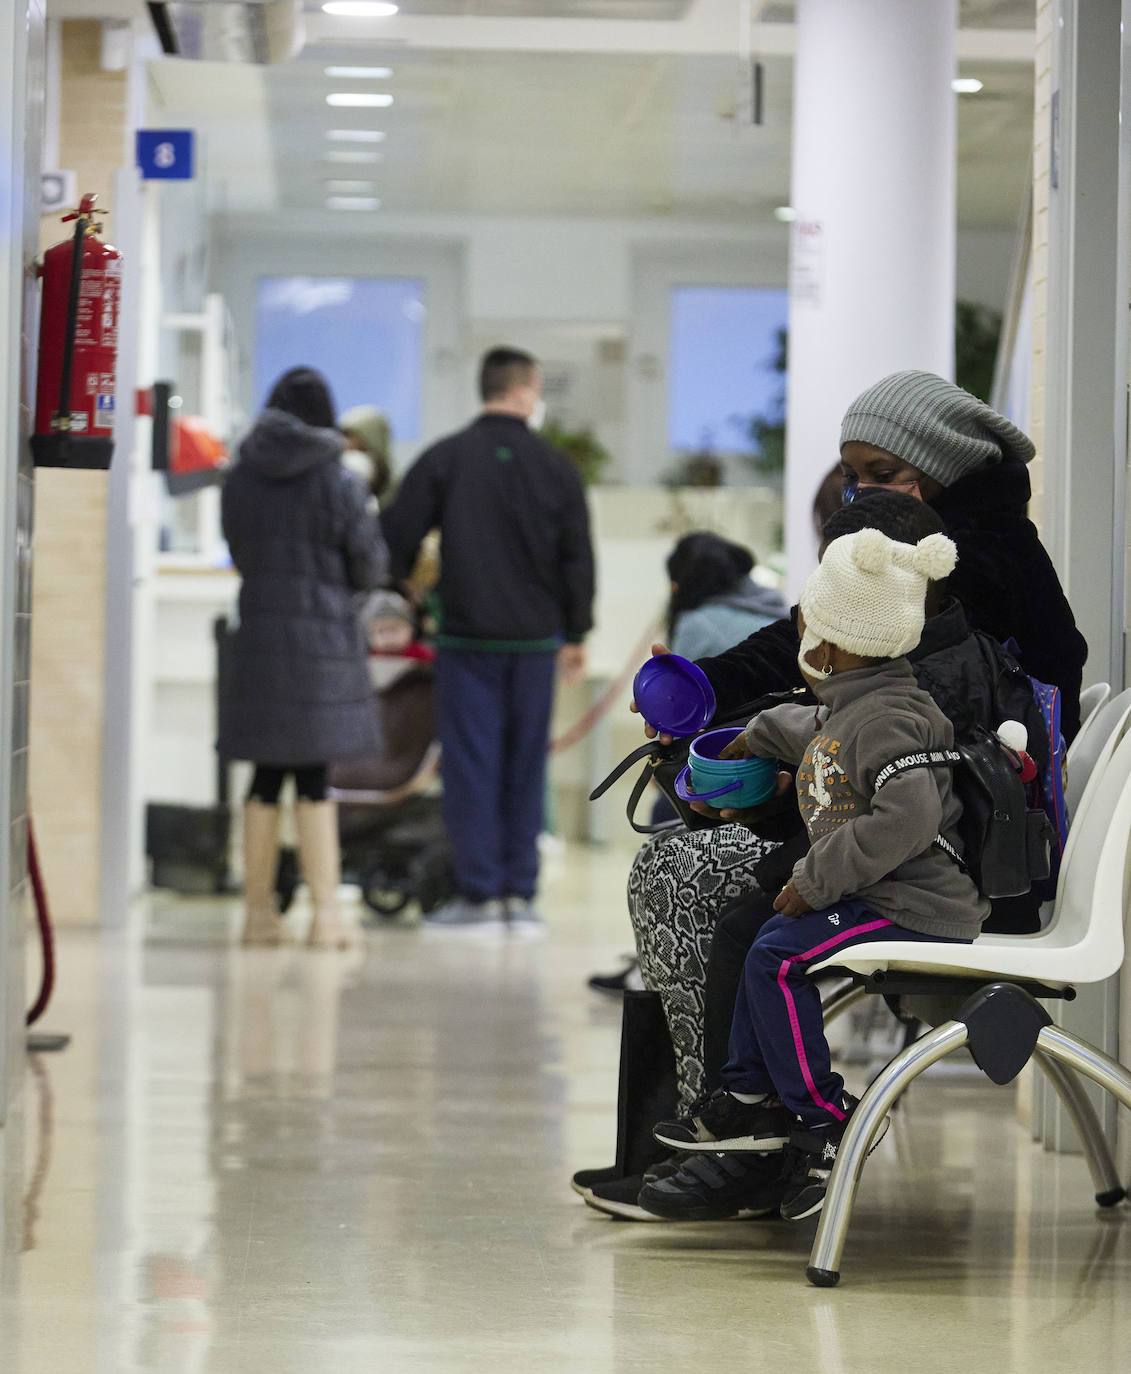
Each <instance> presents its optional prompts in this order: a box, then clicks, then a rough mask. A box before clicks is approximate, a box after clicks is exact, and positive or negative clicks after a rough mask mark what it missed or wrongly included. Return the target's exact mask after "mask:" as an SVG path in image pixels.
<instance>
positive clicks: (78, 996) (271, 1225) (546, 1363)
mask: <svg viewBox="0 0 1131 1374" xmlns="http://www.w3.org/2000/svg"><path fill="white" fill-rule="evenodd" d="M628 859H629V851H627V850H619V849H615V850H606V851H594V850H588V851H587V850H572V851H569V852H567V853H566V854H564V855H559V856H557V857H556V858H555V859H554V860H552V861H551V863H550V866H549V871H548V874H547V881H546V896H545V906H546V910H547V912H548V914H549V917H550V925H551V931H550V936H549V938H548V939H546V940H541V941H535V940H514V939H510V940H508V939H506V938H503V937H496V938H493V939H486V938H483V937H471V936H467V935H449V936H446V937H445V936H438V935H435V934H429V933H424V934H422V933H421V932H419V931H416V930H413V929H409V928H401V927H396V926H388V927H385V928H383V929H381V930H376V931H373V932H371V933H370V934H369V935H368V937H367V941H366V949H365V952H364V955H363V957H361V958H355V957H353V956H351V955H340V956H339V955H335V954H315V953H308V952H306V951H304V950H287V951H281V952H254V951H241V950H239V949H236V948H233V947H231V946H230V945H229V944H228V943H227V942H226V935H227V930H228V926H229V924H230V923H232V922H233V921H234V919H235V913H234V911H232V910H231V909H230V908H229V907H227V906H226V905H225V904H223V903H212V902H200V901H189V900H187V899H182V900H177V899H172V898H169V897H158V898H155V899H154V900H153V902H152V903H151V904H150V905H149V907H148V908H147V909H146V910H144V911H140V912H139V913H138V914H137V919H136V925H137V930H136V931H135V932H133V933H127V934H125V935H113V936H109V935H105V936H102V937H97V936H93V935H85V934H69V935H65V936H64V937H63V939H62V941H61V951H60V967H61V983H60V988H59V993H58V996H57V999H56V1001H55V1003H54V1005H53V1006H52V1008H51V1010H50V1012H49V1014H48V1016H47V1018H46V1022H45V1024H46V1027H47V1028H48V1029H52V1030H63V1031H68V1032H70V1033H71V1035H72V1036H73V1040H72V1043H71V1045H70V1047H69V1048H68V1049H67V1050H65V1051H64V1052H63V1053H60V1054H52V1055H47V1054H44V1055H37V1056H34V1057H33V1058H32V1060H31V1062H30V1063H29V1066H28V1073H27V1083H26V1091H25V1093H24V1095H23V1098H22V1101H21V1102H19V1103H18V1104H17V1109H16V1113H15V1116H14V1119H13V1121H12V1123H11V1124H10V1126H9V1127H8V1129H7V1130H6V1131H3V1132H0V1149H2V1151H3V1169H4V1175H3V1178H4V1190H3V1210H2V1213H0V1224H2V1228H3V1232H2V1239H3V1256H2V1280H3V1290H2V1300H0V1369H2V1370H3V1371H4V1374H17V1372H19V1374H47V1372H48V1371H51V1374H56V1371H60V1372H61V1374H85V1371H99V1372H100V1374H101V1371H106V1374H128V1371H134V1370H138V1371H141V1370H145V1371H149V1370H156V1371H161V1372H162V1374H181V1371H184V1372H185V1374H188V1372H189V1371H192V1372H193V1374H196V1372H197V1371H209V1372H210V1374H259V1371H264V1374H266V1372H267V1371H271V1374H353V1372H354V1371H358V1374H360V1372H361V1371H367V1372H368V1371H377V1372H378V1374H401V1371H404V1372H405V1374H408V1371H425V1372H431V1371H436V1372H437V1374H441V1372H442V1374H447V1372H448V1371H452V1374H454V1372H455V1371H476V1370H491V1371H502V1372H503V1374H506V1372H507V1371H516V1372H517V1371H521V1372H522V1374H538V1371H575V1370H576V1371H585V1374H590V1372H591V1374H613V1372H614V1371H616V1372H617V1374H619V1372H620V1371H637V1370H640V1371H649V1374H651V1371H656V1370H661V1371H669V1370H671V1371H675V1370H693V1371H696V1374H699V1371H705V1374H714V1371H723V1370H726V1371H732V1370H768V1369H773V1370H778V1369H781V1370H784V1369H797V1370H804V1371H814V1372H815V1374H871V1371H877V1372H878V1371H888V1370H897V1369H902V1368H906V1369H908V1370H910V1371H912V1372H913V1374H944V1372H946V1371H952V1370H953V1371H961V1374H969V1371H970V1370H992V1371H994V1374H1007V1372H1009V1374H1013V1372H1014V1371H1016V1374H1032V1371H1033V1370H1034V1369H1038V1370H1050V1371H1058V1372H1064V1371H1067V1372H1068V1374H1072V1372H1073V1371H1088V1372H1089V1374H1092V1371H1097V1372H1099V1371H1109V1370H1110V1371H1114V1370H1124V1369H1126V1368H1128V1363H1129V1360H1131V1355H1129V1351H1131V1302H1129V1301H1128V1294H1129V1293H1131V1213H1129V1212H1127V1211H1123V1210H1120V1212H1119V1213H1118V1214H1117V1215H1105V1216H1102V1217H1098V1216H1097V1215H1096V1212H1095V1209H1094V1207H1093V1206H1092V1205H1091V1194H1092V1190H1091V1187H1090V1186H1089V1182H1088V1179H1087V1175H1086V1170H1085V1168H1084V1166H1083V1164H1082V1162H1081V1161H1080V1160H1079V1159H1078V1158H1075V1157H1057V1156H1052V1155H1047V1154H1044V1153H1042V1152H1041V1151H1040V1150H1039V1149H1037V1148H1036V1147H1034V1146H1033V1145H1032V1144H1031V1143H1030V1142H1029V1140H1028V1138H1027V1136H1026V1133H1025V1132H1024V1131H1023V1130H1022V1129H1021V1128H1020V1127H1019V1126H1018V1125H1017V1124H1016V1116H1015V1112H1014V1105H1013V1095H1012V1093H1010V1092H1007V1091H1004V1090H1000V1089H994V1088H992V1087H990V1086H989V1085H987V1084H985V1083H984V1082H983V1081H980V1080H979V1079H978V1078H977V1077H976V1076H975V1075H974V1074H973V1072H972V1071H965V1070H961V1069H959V1070H957V1071H956V1070H955V1069H953V1068H951V1069H949V1071H947V1072H943V1073H940V1074H937V1075H936V1076H934V1077H933V1078H931V1079H928V1080H924V1082H923V1083H921V1084H920V1085H919V1086H917V1088H916V1089H915V1090H914V1092H913V1094H912V1095H911V1097H910V1098H909V1100H908V1102H907V1104H906V1108H905V1110H903V1111H902V1112H901V1113H900V1114H899V1119H898V1120H897V1122H896V1124H895V1126H894V1128H893V1130H892V1131H891V1133H890V1134H889V1136H888V1139H887V1140H886V1141H885V1143H884V1144H883V1145H882V1146H881V1147H880V1150H879V1151H878V1152H877V1154H876V1155H875V1156H874V1158H873V1159H872V1161H871V1163H870V1165H869V1169H868V1171H867V1174H866V1176H865V1181H864V1186H863V1188H862V1190H861V1197H860V1203H859V1206H858V1210H857V1217H856V1223H855V1226H854V1228H853V1231H852V1235H851V1237H850V1241H849V1247H848V1250H847V1253H846V1256H845V1266H844V1281H843V1283H842V1286H841V1287H840V1288H839V1289H836V1290H834V1291H831V1292H822V1291H818V1290H816V1289H813V1288H810V1287H808V1286H807V1285H806V1283H805V1281H804V1276H803V1270H804V1263H805V1256H806V1252H807V1248H808V1244H809V1240H810V1237H811V1229H810V1227H807V1226H802V1227H792V1226H789V1225H787V1224H786V1223H782V1222H777V1223H772V1224H770V1223H765V1222H745V1223H727V1224H723V1225H688V1226H669V1225H663V1224H660V1225H650V1226H643V1225H633V1224H631V1223H617V1222H614V1221H611V1220H610V1219H608V1218H605V1217H602V1216H600V1215H598V1214H597V1213H595V1212H593V1211H591V1210H588V1209H587V1208H586V1207H585V1206H584V1205H583V1204H582V1203H581V1202H580V1200H579V1199H578V1198H577V1197H576V1196H575V1195H574V1194H573V1193H572V1192H571V1191H570V1189H569V1186H568V1178H569V1174H570V1172H571V1171H572V1170H573V1169H575V1168H578V1167H582V1166H586V1165H600V1164H604V1163H607V1162H609V1161H610V1160H611V1152H612V1145H613V1133H614V1116H613V1110H612V1104H613V1098H614V1091H615V1071H616V1046H617V1031H618V1023H617V1018H618V1010H617V1008H616V1006H615V1005H614V1004H612V1003H610V1002H608V1001H606V1000H602V999H600V998H599V997H597V996H595V995H593V994H591V993H589V992H588V991H587V989H586V988H585V987H584V977H585V975H586V974H587V973H588V972H590V971H592V969H593V968H595V967H609V966H610V965H612V964H614V963H615V956H616V954H617V952H618V951H619V950H620V949H622V948H623V947H624V946H625V944H626V941H627V934H626V929H625V923H624V920H623V917H622V915H621V904H622V895H621V894H622V891H623V880H624V876H625V873H626V871H627V865H628ZM143 937H144V938H143Z"/></svg>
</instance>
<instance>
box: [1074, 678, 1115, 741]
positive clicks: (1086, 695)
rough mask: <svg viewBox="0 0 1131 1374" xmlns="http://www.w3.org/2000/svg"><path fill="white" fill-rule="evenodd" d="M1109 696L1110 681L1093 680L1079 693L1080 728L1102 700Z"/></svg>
mask: <svg viewBox="0 0 1131 1374" xmlns="http://www.w3.org/2000/svg"><path fill="white" fill-rule="evenodd" d="M1110 697H1111V683H1110V682H1094V683H1093V684H1092V685H1091V686H1090V687H1085V688H1084V690H1083V691H1082V692H1081V693H1080V729H1081V730H1082V729H1083V728H1084V726H1085V725H1087V723H1088V721H1089V720H1090V719H1091V718H1092V716H1093V715H1094V714H1095V713H1096V712H1097V711H1098V710H1099V709H1100V707H1101V706H1102V705H1103V704H1104V702H1106V701H1108V700H1109V699H1110Z"/></svg>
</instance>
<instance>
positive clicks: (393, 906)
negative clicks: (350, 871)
mask: <svg viewBox="0 0 1131 1374" xmlns="http://www.w3.org/2000/svg"><path fill="white" fill-rule="evenodd" d="M361 896H362V899H363V900H364V902H365V905H366V906H367V907H368V908H369V909H370V911H375V912H376V913H377V915H378V916H385V917H392V916H399V915H400V913H401V912H402V911H403V910H404V909H405V907H406V906H408V903H409V893H407V892H405V891H404V890H403V889H402V888H400V887H397V886H396V884H395V881H394V880H393V879H392V878H390V876H389V875H388V874H387V873H386V872H385V870H384V869H383V868H371V869H370V870H369V872H368V873H367V874H366V875H365V876H364V877H363V878H362V880H361Z"/></svg>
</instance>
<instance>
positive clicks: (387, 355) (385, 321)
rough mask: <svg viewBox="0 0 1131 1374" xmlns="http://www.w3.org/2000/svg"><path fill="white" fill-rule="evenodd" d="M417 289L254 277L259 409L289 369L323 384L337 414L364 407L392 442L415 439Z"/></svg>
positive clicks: (394, 281) (389, 280)
mask: <svg viewBox="0 0 1131 1374" xmlns="http://www.w3.org/2000/svg"><path fill="white" fill-rule="evenodd" d="M424 313H425V304H424V283H423V282H421V281H415V280H412V279H409V278H399V277H260V279H259V283H258V296H257V302H256V321H255V326H256V327H255V341H256V342H255V396H256V406H257V408H260V407H262V405H263V404H264V402H265V401H266V399H267V396H268V395H269V394H270V391H271V388H272V386H273V385H274V383H275V381H276V379H277V378H278V377H279V375H280V374H281V373H283V372H286V370H287V369H288V368H291V367H313V368H317V369H318V371H319V372H321V373H322V374H323V375H324V376H325V378H326V379H327V381H328V382H329V383H330V389H331V390H332V391H333V393H334V400H335V402H336V404H337V407H338V413H339V414H341V412H342V411H344V410H348V409H349V408H350V407H351V406H356V405H371V406H377V407H378V409H380V410H382V411H384V412H385V414H386V415H387V416H388V418H389V424H390V426H391V428H392V431H393V438H394V439H397V440H402V441H406V442H412V441H414V440H416V439H418V438H419V437H420V367H421V352H422V340H421V335H422V331H423V326H424Z"/></svg>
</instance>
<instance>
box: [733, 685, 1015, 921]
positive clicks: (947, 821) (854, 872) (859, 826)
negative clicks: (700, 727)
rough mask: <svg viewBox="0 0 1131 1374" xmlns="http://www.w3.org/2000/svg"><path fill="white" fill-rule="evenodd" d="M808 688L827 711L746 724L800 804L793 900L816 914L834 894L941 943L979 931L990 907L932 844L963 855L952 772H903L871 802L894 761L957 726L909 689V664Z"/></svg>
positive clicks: (782, 710)
mask: <svg viewBox="0 0 1131 1374" xmlns="http://www.w3.org/2000/svg"><path fill="white" fill-rule="evenodd" d="M814 690H815V691H816V693H817V695H818V697H820V699H821V701H822V702H823V703H825V704H823V705H822V706H820V707H818V708H817V710H816V712H814V710H813V708H812V707H811V706H775V707H774V708H773V709H771V710H769V711H763V712H762V713H761V715H758V716H755V718H754V719H753V720H752V721H751V722H750V724H749V725H748V726H747V727H746V744H747V748H748V749H749V751H750V752H751V753H752V754H760V755H763V756H765V757H776V758H779V759H781V760H782V761H783V762H785V763H790V764H798V765H799V767H798V770H797V798H798V802H799V804H800V807H801V815H802V818H803V819H804V821H805V825H806V827H807V829H808V831H809V838H810V841H811V843H812V847H811V848H810V850H809V853H808V854H807V855H806V856H805V858H804V859H801V860H800V861H799V862H798V864H797V866H796V867H795V868H794V870H793V884H794V886H795V887H796V888H797V891H798V893H799V894H800V895H801V897H802V899H803V900H804V901H805V902H807V903H808V904H809V906H811V907H812V908H813V910H814V911H821V910H823V909H824V908H825V907H829V906H833V905H835V904H836V902H838V901H839V900H840V899H841V898H842V897H855V898H857V899H858V900H860V901H862V902H866V903H867V904H868V906H869V907H871V908H872V909H873V910H874V911H875V912H876V913H877V915H880V916H886V917H887V918H888V919H889V920H891V921H894V922H896V924H898V925H901V926H905V927H906V928H907V929H908V930H915V931H919V932H920V933H922V934H924V935H934V936H937V937H938V938H939V939H944V940H970V939H973V938H974V936H976V935H977V934H978V931H979V930H980V929H981V925H982V922H983V921H984V920H985V919H986V917H987V916H988V915H989V912H990V904H989V902H987V901H986V900H985V899H984V898H983V897H981V896H980V895H979V893H978V890H977V888H976V887H975V886H974V883H973V882H972V880H971V879H970V878H969V877H968V876H967V875H966V874H964V873H963V872H962V870H961V869H960V868H959V867H958V865H957V864H956V863H955V862H954V861H953V860H952V859H949V858H947V856H946V855H945V854H944V853H943V852H942V851H941V850H939V849H937V848H935V847H934V845H933V841H934V838H935V836H936V835H937V834H938V833H939V832H940V831H941V833H942V834H943V835H944V836H945V837H946V838H947V839H948V840H950V841H951V843H953V844H955V845H956V847H960V841H959V840H958V836H957V833H956V829H955V827H956V824H957V822H958V819H959V817H960V816H961V814H962V804H961V803H960V802H959V800H958V798H957V797H956V796H955V794H954V787H953V784H952V781H951V775H950V771H949V769H944V768H938V769H936V768H923V769H917V770H914V771H912V772H908V773H903V774H900V775H898V776H896V777H895V778H893V779H892V780H891V781H890V782H888V783H887V784H886V785H885V786H884V787H883V788H882V789H881V790H880V793H879V795H878V796H873V795H872V789H873V785H874V783H875V778H876V774H877V773H878V772H879V771H880V769H881V768H883V767H884V765H885V764H887V763H890V762H891V760H892V759H894V758H897V757H899V756H900V755H901V754H913V753H918V752H919V751H921V750H928V749H949V748H952V747H953V745H954V728H953V726H952V725H951V723H950V721H949V720H947V718H946V717H945V716H944V715H943V713H942V712H941V711H940V710H939V708H938V707H937V706H936V705H935V703H934V701H932V700H931V698H930V697H929V696H928V695H927V694H926V692H924V691H921V690H920V689H919V688H918V687H917V686H916V684H915V677H914V674H913V673H912V670H911V664H910V663H909V662H908V661H907V659H906V658H896V659H891V660H888V661H885V662H884V663H882V664H880V665H879V666H877V667H873V668H860V669H857V670H856V671H855V672H851V673H838V674H837V675H836V676H835V677H831V678H829V679H828V680H827V681H825V682H822V683H820V684H818V685H817V686H816V687H815V688H814Z"/></svg>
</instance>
